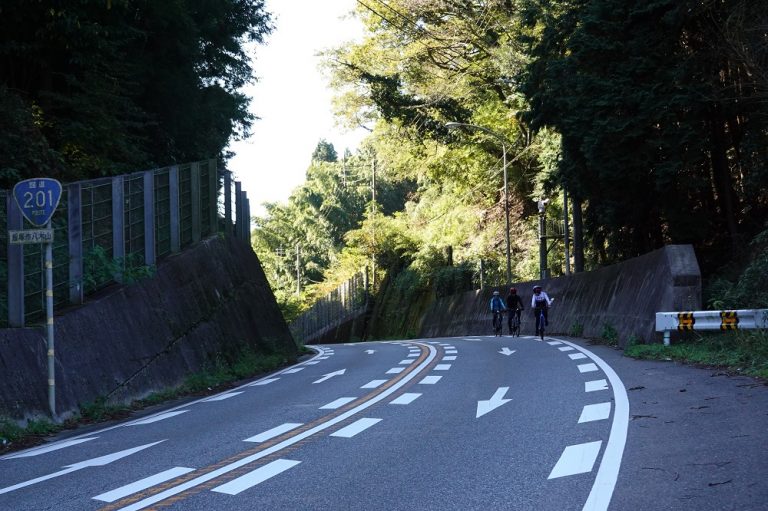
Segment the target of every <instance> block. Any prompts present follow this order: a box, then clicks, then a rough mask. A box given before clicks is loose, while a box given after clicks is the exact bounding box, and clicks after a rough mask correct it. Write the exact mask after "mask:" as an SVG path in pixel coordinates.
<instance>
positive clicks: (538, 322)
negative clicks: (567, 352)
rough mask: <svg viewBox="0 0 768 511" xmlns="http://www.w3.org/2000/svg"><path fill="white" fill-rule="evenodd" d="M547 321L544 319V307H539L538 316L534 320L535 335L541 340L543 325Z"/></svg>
mask: <svg viewBox="0 0 768 511" xmlns="http://www.w3.org/2000/svg"><path fill="white" fill-rule="evenodd" d="M546 322H547V319H546V318H545V317H544V307H539V316H538V317H537V318H536V335H541V340H542V341H543V340H544V325H545V323H546Z"/></svg>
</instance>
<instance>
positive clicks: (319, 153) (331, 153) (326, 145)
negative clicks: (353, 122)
mask: <svg viewBox="0 0 768 511" xmlns="http://www.w3.org/2000/svg"><path fill="white" fill-rule="evenodd" d="M337 160H338V155H337V154H336V149H335V148H334V147H333V144H331V143H330V142H326V140H325V139H321V140H320V142H318V143H317V147H315V150H314V151H313V152H312V161H318V162H319V161H324V162H329V163H333V162H336V161H337Z"/></svg>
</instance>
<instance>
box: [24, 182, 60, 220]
mask: <svg viewBox="0 0 768 511" xmlns="http://www.w3.org/2000/svg"><path fill="white" fill-rule="evenodd" d="M13 197H14V198H15V199H16V203H17V204H18V205H19V208H20V209H21V214H22V215H24V218H26V219H27V220H29V222H30V223H31V224H32V225H34V226H36V227H44V226H45V225H46V224H47V223H48V222H49V221H50V220H51V217H52V216H53V213H54V212H55V211H56V207H57V206H58V205H59V200H61V183H59V182H58V181H57V180H55V179H51V178H47V177H38V178H34V179H25V180H24V181H19V182H18V183H16V186H14V187H13Z"/></svg>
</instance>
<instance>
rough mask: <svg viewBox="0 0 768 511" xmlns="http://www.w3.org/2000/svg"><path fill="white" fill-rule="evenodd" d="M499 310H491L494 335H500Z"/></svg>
mask: <svg viewBox="0 0 768 511" xmlns="http://www.w3.org/2000/svg"><path fill="white" fill-rule="evenodd" d="M501 316H502V312H501V311H494V312H493V334H494V335H495V336H496V337H501V323H502V321H501Z"/></svg>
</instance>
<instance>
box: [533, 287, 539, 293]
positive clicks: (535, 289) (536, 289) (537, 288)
mask: <svg viewBox="0 0 768 511" xmlns="http://www.w3.org/2000/svg"><path fill="white" fill-rule="evenodd" d="M536 291H541V286H533V292H534V293H535V292H536Z"/></svg>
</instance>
